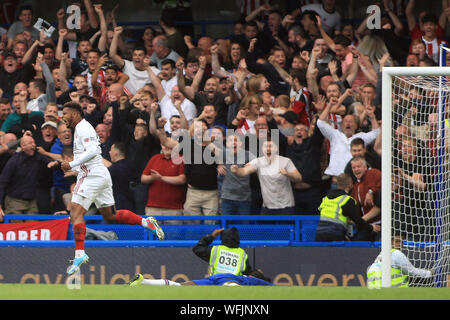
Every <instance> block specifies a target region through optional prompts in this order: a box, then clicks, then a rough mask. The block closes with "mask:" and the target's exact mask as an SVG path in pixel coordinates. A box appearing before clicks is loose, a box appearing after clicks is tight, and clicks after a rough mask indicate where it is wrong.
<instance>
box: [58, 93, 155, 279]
mask: <svg viewBox="0 0 450 320" xmlns="http://www.w3.org/2000/svg"><path fill="white" fill-rule="evenodd" d="M62 119H63V121H64V122H65V123H66V125H67V127H69V128H72V129H75V133H74V141H73V154H74V160H73V161H72V162H67V161H63V162H62V163H61V169H62V170H63V171H64V172H67V171H77V172H78V177H77V184H76V186H75V188H74V190H73V195H72V204H71V208H72V210H71V212H70V218H71V222H72V225H73V234H74V239H75V259H74V262H73V264H72V266H70V267H69V269H68V270H67V273H68V274H69V275H71V274H73V273H74V272H75V271H77V270H78V269H79V268H80V266H81V265H82V264H83V263H86V262H88V260H89V257H88V255H87V254H86V253H85V252H84V241H85V236H86V223H85V221H84V215H85V214H86V212H87V210H88V209H89V207H90V206H91V204H92V203H95V205H96V207H97V208H98V210H99V211H100V213H101V214H102V216H103V219H105V220H106V221H108V222H110V223H119V224H132V225H142V226H143V227H144V228H146V229H149V230H150V231H151V232H152V233H153V234H154V235H155V236H157V237H158V239H160V240H163V239H164V232H163V231H162V229H161V228H160V227H159V225H158V223H157V222H156V220H155V219H154V218H153V217H148V218H146V219H143V218H141V217H140V216H138V215H136V214H134V213H132V212H131V211H128V210H119V211H117V212H116V209H115V203H114V197H113V191H112V181H111V175H110V174H109V171H108V169H107V168H106V167H105V165H104V164H103V161H102V157H101V148H100V142H99V138H98V136H97V133H96V132H95V129H94V128H93V127H92V126H91V125H90V124H89V122H87V121H86V120H85V119H84V118H83V110H82V108H81V106H80V105H79V104H78V103H73V102H69V103H66V104H65V105H64V108H63V116H62Z"/></svg>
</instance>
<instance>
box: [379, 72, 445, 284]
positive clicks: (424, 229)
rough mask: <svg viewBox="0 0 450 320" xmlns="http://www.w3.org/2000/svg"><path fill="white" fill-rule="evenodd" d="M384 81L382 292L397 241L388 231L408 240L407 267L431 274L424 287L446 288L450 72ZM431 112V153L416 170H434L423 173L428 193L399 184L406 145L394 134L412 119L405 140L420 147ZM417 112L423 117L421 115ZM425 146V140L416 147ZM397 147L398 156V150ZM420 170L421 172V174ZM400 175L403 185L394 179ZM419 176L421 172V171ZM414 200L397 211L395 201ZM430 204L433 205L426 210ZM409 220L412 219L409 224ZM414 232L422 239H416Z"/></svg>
mask: <svg viewBox="0 0 450 320" xmlns="http://www.w3.org/2000/svg"><path fill="white" fill-rule="evenodd" d="M382 76H383V78H382V86H383V88H382V145H383V146H382V195H381V198H382V206H381V212H382V240H381V241H382V244H381V247H382V248H381V257H382V287H383V288H388V287H390V286H391V250H392V245H391V241H392V237H393V236H394V235H395V234H394V235H393V234H392V230H394V232H395V233H397V232H398V234H402V235H406V236H405V238H403V240H404V242H405V243H407V244H409V246H410V247H409V248H410V249H408V248H407V250H409V251H408V253H409V256H412V258H411V262H412V264H413V265H414V266H415V267H417V268H426V269H429V270H433V272H434V279H433V281H432V283H427V284H425V285H426V286H435V287H441V286H443V285H444V284H445V283H446V281H447V274H448V271H449V270H448V269H449V266H448V260H449V259H448V258H449V254H448V251H449V241H450V236H449V234H450V232H449V230H448V229H450V226H449V224H450V223H449V219H448V217H449V213H450V205H448V203H450V201H449V200H450V199H448V198H449V196H450V191H449V189H450V183H449V181H450V175H449V174H448V172H447V171H448V170H449V168H450V166H449V163H448V159H449V158H450V157H448V153H449V151H450V148H448V147H449V141H445V140H446V139H445V136H446V131H449V130H446V126H447V127H448V125H449V122H448V121H447V119H449V118H450V117H449V116H448V111H449V109H448V107H449V105H450V67H385V68H383V73H382ZM421 94H422V95H421ZM416 95H417V96H416ZM431 107H432V108H433V109H432V110H433V114H434V115H435V118H434V121H435V122H433V123H434V124H435V126H434V127H433V128H434V130H435V131H434V132H432V133H433V134H434V135H433V139H434V141H433V142H434V147H433V151H435V153H430V154H429V155H428V156H427V157H425V156H424V157H423V158H424V159H422V160H423V162H422V161H421V162H417V163H419V165H418V167H420V166H427V165H428V164H431V165H433V166H434V167H432V168H430V169H427V170H428V171H427V173H429V174H430V175H433V177H432V178H429V179H428V181H429V185H427V189H424V187H423V184H422V185H420V184H419V183H417V184H416V183H415V181H413V182H411V180H408V183H410V184H408V183H404V182H403V181H405V179H409V177H406V175H403V173H404V172H403V167H402V168H400V167H395V169H394V166H395V165H396V164H398V163H400V162H401V163H402V165H404V163H405V162H406V160H403V159H404V158H405V154H404V153H405V151H404V150H405V149H404V148H405V145H406V143H403V145H402V144H401V143H400V142H399V134H400V133H398V132H400V130H399V131H398V132H397V131H396V129H397V128H398V127H399V126H401V125H403V124H404V123H406V122H408V121H409V119H408V117H410V118H412V124H413V125H414V130H407V129H408V128H407V126H406V125H405V128H406V129H405V134H406V135H408V134H409V135H410V136H411V137H410V138H411V139H410V140H414V139H416V140H414V141H419V140H418V139H419V138H420V137H418V136H420V134H422V135H428V134H430V135H431V129H430V127H426V128H427V129H428V130H424V129H423V128H424V127H425V126H426V125H428V120H429V115H430V113H431V112H430V110H431ZM421 108H422V109H421ZM446 109H447V110H446ZM408 110H409V111H408ZM411 110H413V111H411ZM421 110H422V112H423V113H422V114H420V112H421ZM402 111H403V112H402ZM446 111H447V115H446ZM396 112H398V113H396ZM399 118H400V119H401V123H400V122H399ZM430 119H431V118H430ZM408 123H411V121H410V122H408ZM422 124H423V127H422V126H421V125H422ZM417 133H420V134H417ZM447 135H448V132H447ZM427 137H428V136H427ZM447 140H448V139H447ZM402 141H405V140H402ZM423 141H425V140H420V141H419V142H420V143H421V142H423ZM419 142H417V143H419ZM408 143H410V142H409V141H408ZM414 143H416V142H414ZM400 146H403V149H401V150H400ZM397 147H398V150H396V149H397ZM447 148H448V150H446V149H447ZM414 150H416V149H414ZM414 152H415V151H414ZM427 152H428V151H427ZM402 153H403V154H402ZM396 156H397V158H396ZM425 158H426V159H425ZM425 160H427V161H425ZM421 170H424V169H423V168H421ZM399 172H401V174H400V175H401V177H402V179H399V178H398V176H399ZM423 172H425V171H421V173H423ZM394 173H395V175H394ZM427 173H425V174H423V175H426V174H427ZM417 175H419V174H417ZM425 180H427V178H425ZM399 181H400V182H399ZM402 183H403V184H404V185H406V184H408V186H413V187H411V188H409V189H408V190H407V192H404V191H405V190H406V188H405V187H404V186H403V185H402ZM397 192H398V194H397ZM416 195H417V197H418V199H407V200H408V201H406V200H401V205H399V204H398V203H400V202H398V201H397V202H396V201H395V200H394V199H398V198H401V199H404V198H407V197H408V196H411V197H415V196H416ZM419 198H420V199H419ZM428 201H432V202H433V203H432V204H430V203H428ZM419 202H420V204H419V207H420V206H421V205H422V204H423V207H421V208H420V209H419V208H416V207H415V206H416V205H417V204H418V203H419ZM422 208H424V209H422ZM419 210H420V212H419ZM415 214H417V215H423V216H420V218H417V220H414V219H413V218H411V216H413V215H415ZM410 219H413V220H412V221H413V222H411V221H410ZM404 220H405V221H406V220H407V221H408V222H405V221H404ZM414 223H415V224H416V225H414ZM399 226H400V227H399ZM418 230H419V231H418ZM414 232H416V233H417V232H418V233H423V234H418V235H416V234H414ZM406 247H408V245H406ZM418 248H420V249H418ZM443 264H445V265H443ZM419 265H420V266H419Z"/></svg>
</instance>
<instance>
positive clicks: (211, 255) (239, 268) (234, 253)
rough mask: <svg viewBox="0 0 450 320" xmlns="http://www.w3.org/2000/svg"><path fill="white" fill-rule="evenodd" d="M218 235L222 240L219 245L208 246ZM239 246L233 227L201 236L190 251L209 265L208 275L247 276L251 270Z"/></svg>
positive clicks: (245, 255) (237, 232)
mask: <svg viewBox="0 0 450 320" xmlns="http://www.w3.org/2000/svg"><path fill="white" fill-rule="evenodd" d="M219 235H220V237H221V239H222V243H221V245H218V246H210V245H211V243H212V242H213V241H214V239H215V238H217V237H218V236H219ZM239 245H240V239H239V231H238V230H237V229H236V228H235V227H233V228H230V229H217V230H214V231H213V232H212V233H211V234H208V235H206V236H203V237H202V238H201V239H200V240H199V241H198V243H197V244H196V245H195V246H194V247H193V248H192V251H193V252H194V253H195V255H196V256H198V257H199V258H200V259H202V260H204V261H206V262H207V263H208V264H209V266H210V275H216V274H223V273H231V274H234V275H249V274H251V273H252V271H253V270H252V267H251V266H250V263H249V261H248V255H247V253H246V252H245V250H244V249H242V248H239Z"/></svg>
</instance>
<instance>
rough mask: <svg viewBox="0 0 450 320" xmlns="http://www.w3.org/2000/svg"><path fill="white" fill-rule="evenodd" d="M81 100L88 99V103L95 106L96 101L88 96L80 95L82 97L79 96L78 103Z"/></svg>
mask: <svg viewBox="0 0 450 320" xmlns="http://www.w3.org/2000/svg"><path fill="white" fill-rule="evenodd" d="M82 99H88V100H89V103H95V104H97V100H96V99H95V98H94V97H91V96H90V95H87V94H82V95H81V96H80V101H81V100H82Z"/></svg>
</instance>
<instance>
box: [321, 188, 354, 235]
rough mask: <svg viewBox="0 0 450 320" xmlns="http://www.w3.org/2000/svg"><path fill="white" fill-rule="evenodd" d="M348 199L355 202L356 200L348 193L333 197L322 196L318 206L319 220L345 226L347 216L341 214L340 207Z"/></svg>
mask: <svg viewBox="0 0 450 320" xmlns="http://www.w3.org/2000/svg"><path fill="white" fill-rule="evenodd" d="M350 200H353V201H354V202H355V204H356V200H355V199H353V198H352V197H351V196H349V195H342V196H340V197H337V198H334V199H330V198H328V197H325V198H323V200H322V203H321V204H320V207H319V211H320V220H321V221H329V222H334V223H339V224H342V225H344V226H345V227H347V224H348V217H346V216H344V215H343V214H342V212H343V210H342V207H343V206H344V205H345V204H347V202H349V201H350Z"/></svg>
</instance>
